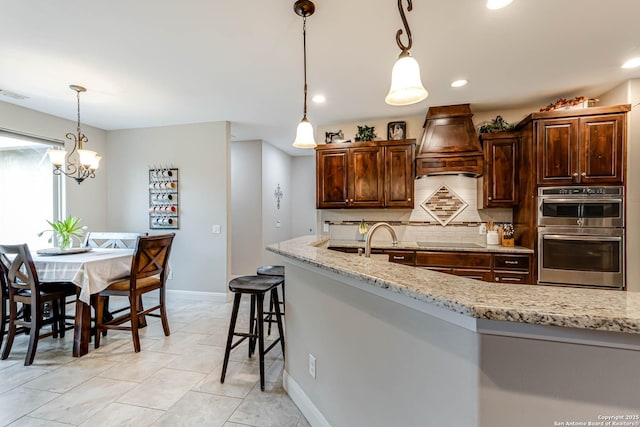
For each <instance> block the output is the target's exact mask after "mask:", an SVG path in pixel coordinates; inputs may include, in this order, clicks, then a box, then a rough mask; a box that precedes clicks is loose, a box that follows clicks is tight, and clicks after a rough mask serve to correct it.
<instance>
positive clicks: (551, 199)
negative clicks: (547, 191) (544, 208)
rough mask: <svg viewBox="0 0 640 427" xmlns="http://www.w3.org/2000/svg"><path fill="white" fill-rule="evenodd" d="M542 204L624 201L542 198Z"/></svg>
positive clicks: (611, 200)
mask: <svg viewBox="0 0 640 427" xmlns="http://www.w3.org/2000/svg"><path fill="white" fill-rule="evenodd" d="M541 200H542V202H543V203H545V202H547V203H554V202H561V203H576V204H580V203H608V202H614V203H622V199H620V198H617V199H591V198H584V197H579V198H575V199H558V198H556V197H542V198H541Z"/></svg>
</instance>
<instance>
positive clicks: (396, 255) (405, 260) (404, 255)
mask: <svg viewBox="0 0 640 427" xmlns="http://www.w3.org/2000/svg"><path fill="white" fill-rule="evenodd" d="M386 253H387V254H389V262H395V263H396V264H404V265H415V263H416V253H415V252H411V251H386Z"/></svg>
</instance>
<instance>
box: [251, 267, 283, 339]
mask: <svg viewBox="0 0 640 427" xmlns="http://www.w3.org/2000/svg"><path fill="white" fill-rule="evenodd" d="M256 272H257V273H258V275H259V276H281V277H282V278H283V279H284V265H263V266H262V267H258V269H257V270H256ZM279 303H280V305H282V309H281V310H280V312H281V313H282V315H283V316H284V280H283V281H282V301H279ZM266 314H267V315H266V316H265V319H264V321H265V322H269V326H268V327H267V335H271V324H272V323H273V322H275V320H273V315H274V314H275V313H274V311H273V301H272V300H269V311H268V312H267V313H266Z"/></svg>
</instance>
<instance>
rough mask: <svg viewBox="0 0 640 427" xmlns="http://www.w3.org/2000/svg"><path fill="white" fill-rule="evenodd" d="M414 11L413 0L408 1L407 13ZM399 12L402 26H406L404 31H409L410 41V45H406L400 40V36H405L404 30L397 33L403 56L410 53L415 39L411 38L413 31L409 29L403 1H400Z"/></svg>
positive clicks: (397, 40)
mask: <svg viewBox="0 0 640 427" xmlns="http://www.w3.org/2000/svg"><path fill="white" fill-rule="evenodd" d="M412 9H413V2H412V0H407V12H411V10H412ZM398 11H399V12H400V18H402V25H404V29H405V30H406V31H407V38H408V40H409V43H408V44H407V45H405V44H404V43H402V40H400V36H402V34H403V32H402V29H399V30H398V31H397V32H396V43H397V44H398V47H399V48H400V50H401V51H402V53H401V55H402V54H408V53H409V49H411V46H412V45H413V38H412V37H411V29H410V28H409V23H408V22H407V17H406V15H405V14H404V10H403V8H402V0H398Z"/></svg>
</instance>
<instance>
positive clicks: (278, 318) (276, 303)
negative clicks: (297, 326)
mask: <svg viewBox="0 0 640 427" xmlns="http://www.w3.org/2000/svg"><path fill="white" fill-rule="evenodd" d="M271 299H272V300H273V303H274V306H275V309H276V322H277V323H278V333H279V334H280V347H281V348H282V359H283V360H284V331H283V328H282V313H281V312H280V303H279V300H278V288H273V289H272V290H271Z"/></svg>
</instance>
